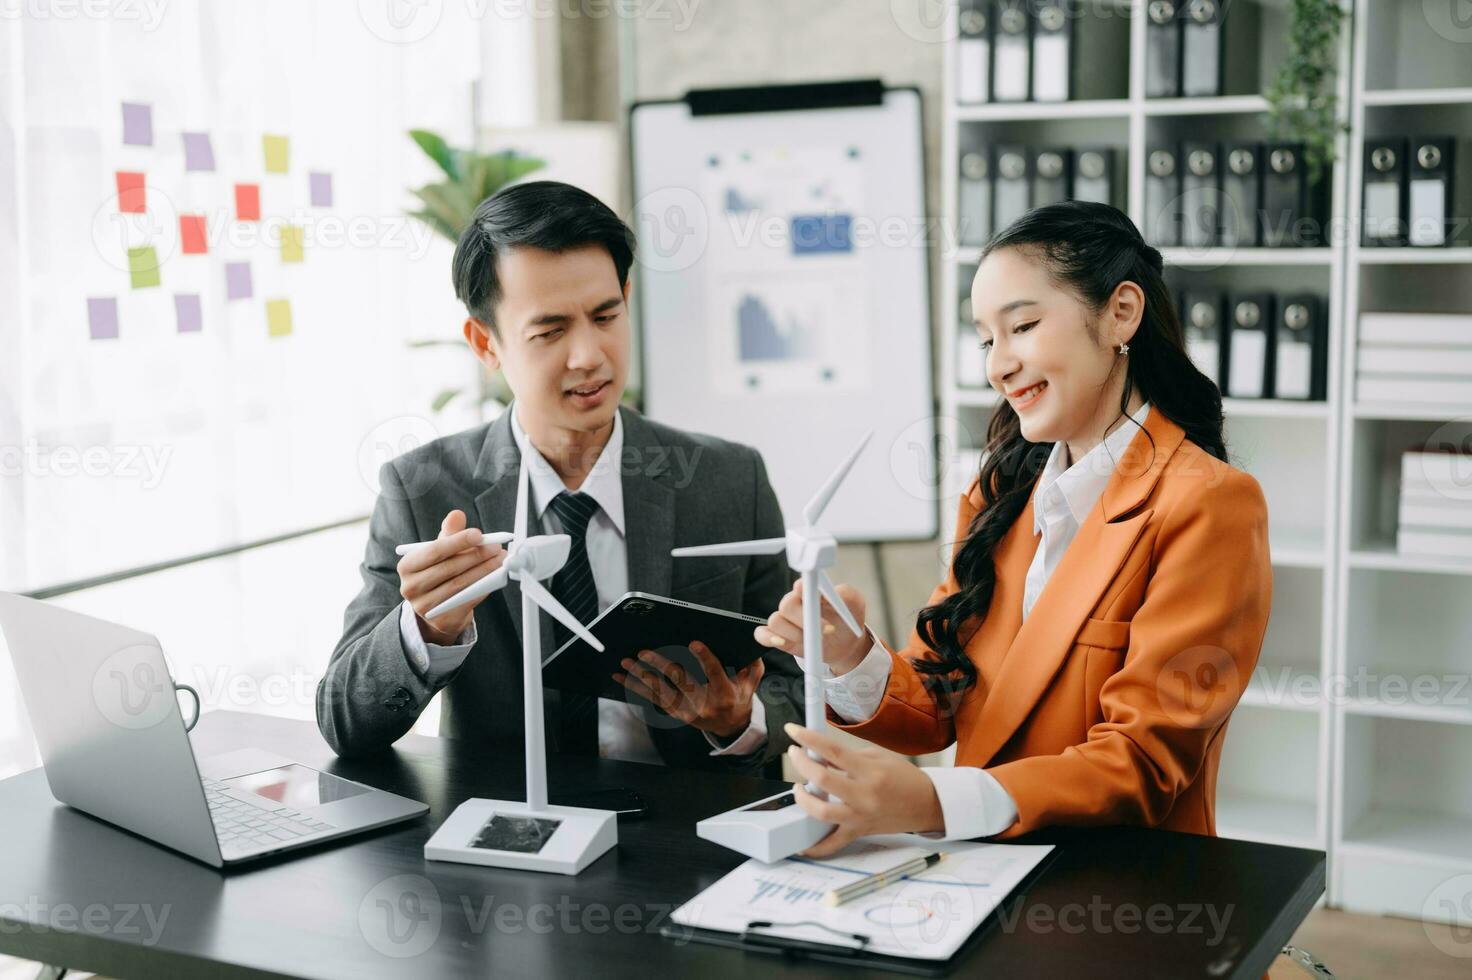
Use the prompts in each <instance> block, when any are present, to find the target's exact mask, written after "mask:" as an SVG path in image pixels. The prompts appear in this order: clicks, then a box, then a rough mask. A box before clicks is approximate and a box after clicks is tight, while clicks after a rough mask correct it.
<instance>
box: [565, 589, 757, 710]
mask: <svg viewBox="0 0 1472 980" xmlns="http://www.w3.org/2000/svg"><path fill="white" fill-rule="evenodd" d="M765 622H766V620H765V619H760V618H758V617H756V616H743V615H741V614H740V613H733V612H727V611H726V610H724V609H713V608H711V607H710V606H698V605H696V604H695V603H693V602H683V601H681V600H679V599H667V598H665V597H664V596H657V595H650V594H649V593H647V592H626V593H624V594H623V595H622V596H620V597H619V599H618V601H617V602H615V603H614V604H613V605H611V606H609V607H608V608H607V609H605V610H603V612H602V613H601V614H600V615H599V616H598V618H597V619H595V620H593V621H592V622H591V623H589V624H588V630H589V631H590V632H591V633H592V634H593V635H594V636H596V637H598V640H599V642H601V643H602V644H603V647H604V650H603V652H602V653H599V652H598V651H596V650H594V649H593V648H592V647H590V646H589V645H588V644H587V643H584V642H583V641H582V640H581V639H579V638H578V637H573V638H572V639H570V640H568V641H567V642H566V643H564V644H563V645H562V646H561V647H559V648H558V650H557V652H556V653H554V654H552V656H551V657H550V658H549V659H548V660H547V662H546V663H544V664H542V682H543V683H544V684H545V685H546V686H548V687H555V688H557V689H558V690H560V691H574V692H577V693H579V694H596V695H598V696H599V697H604V698H612V699H614V700H618V701H623V700H627V698H628V696H629V694H628V691H627V690H625V688H624V686H623V685H622V684H619V683H618V682H617V681H615V680H614V679H613V674H614V673H615V672H617V673H622V672H623V668H622V667H621V666H619V661H621V660H623V659H624V658H625V657H637V656H638V655H639V652H640V651H641V650H654V651H656V652H658V653H659V654H661V655H662V656H664V657H666V658H667V659H669V660H672V661H674V662H675V663H678V664H683V665H684V666H685V667H686V668H687V669H688V670H689V671H690V672H691V674H693V675H694V676H695V677H696V678H698V679H699V680H701V681H702V682H703V681H704V680H705V671H704V670H702V669H701V667H700V661H698V660H696V659H695V655H694V654H693V653H691V652H690V649H689V647H690V644H691V643H692V642H694V641H696V640H699V641H700V642H702V643H704V644H705V645H706V646H708V647H710V650H711V652H712V653H713V654H715V655H716V659H717V660H719V661H720V662H721V663H722V665H724V666H725V667H726V668H728V669H729V670H740V669H741V668H743V667H745V666H746V665H747V664H749V663H751V662H752V661H753V660H755V659H756V658H757V657H760V656H761V655H762V652H763V651H764V650H765V649H766V647H763V646H762V645H761V644H760V643H758V642H756V638H755V637H754V636H753V635H752V631H753V630H755V629H756V627H758V626H760V625H761V624H763V623H765Z"/></svg>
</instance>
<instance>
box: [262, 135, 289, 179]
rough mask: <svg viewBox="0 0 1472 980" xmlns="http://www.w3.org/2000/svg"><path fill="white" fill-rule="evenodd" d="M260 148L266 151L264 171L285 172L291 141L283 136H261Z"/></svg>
mask: <svg viewBox="0 0 1472 980" xmlns="http://www.w3.org/2000/svg"><path fill="white" fill-rule="evenodd" d="M261 148H262V149H263V150H264V151H265V153H266V173H268V174H284V173H286V161H287V159H288V158H289V157H290V156H291V141H290V140H289V139H287V138H286V137H285V136H269V135H268V136H262V137H261Z"/></svg>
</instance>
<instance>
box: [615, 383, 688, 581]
mask: <svg viewBox="0 0 1472 980" xmlns="http://www.w3.org/2000/svg"><path fill="white" fill-rule="evenodd" d="M619 411H620V412H621V413H622V416H623V423H624V449H625V453H624V460H622V461H620V462H621V464H622V469H621V476H622V483H623V490H624V544H625V547H626V549H627V551H628V561H629V588H630V589H631V590H633V591H637V592H649V593H652V594H654V595H661V596H667V595H669V594H670V578H671V565H672V564H673V562H674V559H673V558H671V557H670V549H671V548H672V547H674V541H675V492H674V490H672V489H671V488H670V487H669V486H668V485H667V484H666V482H665V476H666V474H667V472H668V459H667V458H666V456H665V452H667V450H664V449H662V447H659V446H657V445H655V443H654V432H653V430H652V429H651V428H650V427H649V426H648V425H647V424H646V423H645V422H644V417H643V416H641V415H640V414H639V413H638V412H635V411H633V410H632V409H627V408H621V409H619Z"/></svg>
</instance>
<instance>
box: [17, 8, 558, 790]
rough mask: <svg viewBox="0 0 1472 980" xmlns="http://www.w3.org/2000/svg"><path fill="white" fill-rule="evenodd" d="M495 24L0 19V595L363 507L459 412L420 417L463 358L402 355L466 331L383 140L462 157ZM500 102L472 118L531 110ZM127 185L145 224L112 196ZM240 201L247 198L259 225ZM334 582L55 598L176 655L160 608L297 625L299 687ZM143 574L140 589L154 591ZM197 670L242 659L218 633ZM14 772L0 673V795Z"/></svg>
mask: <svg viewBox="0 0 1472 980" xmlns="http://www.w3.org/2000/svg"><path fill="white" fill-rule="evenodd" d="M494 10H495V7H494V5H486V4H462V3H456V2H449V0H447V2H445V3H432V4H407V3H403V2H402V0H383V2H382V3H373V2H359V3H352V2H350V3H301V2H289V0H277V2H260V0H257V2H252V3H237V2H230V0H210V2H204V3H199V4H159V3H148V2H144V3H140V4H122V3H118V4H114V5H108V4H106V3H104V4H101V5H93V4H77V5H46V4H20V5H16V9H15V12H14V15H10V14H7V15H6V16H4V17H0V589H6V590H12V591H25V590H33V589H39V588H45V587H48V586H53V585H56V584H58V583H63V582H70V581H76V580H78V579H82V578H86V577H89V576H93V575H99V574H105V573H109V572H113V571H117V570H120V569H127V568H136V567H138V566H142V565H145V564H148V563H151V562H156V561H162V560H167V559H171V558H176V557H179V556H181V555H187V554H195V553H199V552H202V551H207V550H209V549H212V548H216V547H221V546H228V545H231V544H235V543H238V542H242V541H248V540H252V539H257V538H260V537H263V536H267V535H271V534H276V533H280V532H284V531H291V530H296V529H301V528H305V527H311V526H316V525H320V524H324V523H328V522H331V521H336V520H340V519H343V518H346V517H350V516H353V515H357V514H365V513H367V512H368V511H369V510H370V509H371V506H372V501H373V497H374V494H375V492H376V474H377V468H378V464H379V463H380V462H382V461H383V459H384V458H386V456H387V455H392V454H394V453H396V452H397V451H400V450H402V449H404V448H407V447H409V446H412V445H413V444H415V443H416V442H419V441H423V440H424V439H427V438H433V437H434V436H435V435H437V434H443V433H445V432H448V431H452V430H454V429H456V428H460V427H462V426H464V425H465V424H469V423H470V422H471V421H472V420H473V418H472V416H470V415H468V414H465V413H460V414H450V415H435V414H434V413H432V412H431V411H430V408H429V404H430V401H431V399H432V397H433V395H434V393H435V392H436V391H438V390H439V389H440V388H443V387H446V386H450V385H456V386H458V385H461V384H464V383H466V382H467V381H468V380H469V379H470V378H471V376H472V371H473V365H472V364H471V362H470V361H469V359H468V356H467V355H465V354H464V353H463V352H459V351H449V350H446V351H440V352H436V351H412V352H411V351H408V350H406V348H405V344H406V342H407V341H408V340H410V339H416V338H426V337H436V338H453V337H456V336H458V332H459V322H460V319H461V317H462V316H463V312H462V311H460V310H459V309H458V308H457V304H456V303H455V300H454V297H453V295H452V293H451V290H450V285H449V257H450V250H451V249H450V245H449V243H447V242H444V241H442V240H439V239H437V238H435V237H433V236H432V235H431V234H430V232H429V231H428V230H427V229H426V228H425V227H424V226H422V225H420V224H419V223H418V222H416V221H413V220H412V219H408V218H407V217H405V215H404V212H405V210H406V208H409V207H412V206H413V199H412V198H411V197H410V195H409V194H408V192H407V188H408V187H410V186H417V185H420V184H423V183H426V182H429V181H431V180H435V179H438V176H437V175H438V171H437V170H436V169H435V168H434V166H433V165H432V164H431V163H430V162H429V161H428V159H427V158H425V157H424V156H423V155H422V154H421V152H420V151H419V150H418V148H417V147H415V146H414V145H413V143H412V142H411V141H410V140H409V138H408V136H407V131H408V130H410V129H413V128H425V129H431V130H434V131H436V132H439V133H441V134H442V135H444V136H445V137H446V138H447V139H449V140H450V141H451V142H452V143H455V144H458V145H468V144H469V143H470V142H471V141H472V134H473V132H474V126H473V120H472V112H473V107H472V102H473V96H472V88H473V83H474V82H475V80H476V79H478V78H479V77H480V76H481V65H482V60H483V56H482V51H483V50H484V49H485V48H486V38H487V37H488V36H497V35H496V34H495V32H496V30H497V27H496V25H494V24H490V23H487V22H486V20H485V19H484V18H486V17H489V16H491V15H492V13H493V12H494ZM519 84H521V83H518V82H517V80H516V79H515V78H511V79H505V80H503V81H501V82H500V83H499V85H500V87H499V88H498V89H497V90H494V91H483V92H482V95H481V100H482V102H483V103H484V100H486V99H493V100H494V99H498V98H505V99H509V100H525V98H526V92H524V91H521V90H519V89H518V85H519ZM533 84H534V82H533V79H532V78H531V77H528V78H527V79H525V81H524V85H525V86H527V87H530V86H532V85H533ZM482 114H483V115H484V105H483V106H482ZM201 134H202V135H201ZM280 137H284V138H285V141H286V142H285V143H284V144H283V143H281V142H280V141H279V140H278V138H280ZM202 148H207V156H208V158H211V159H206V157H205V156H203V155H202V154H204V153H205V152H206V151H205V149H202ZM283 148H284V149H285V158H284V160H283V159H281V158H280V156H279V151H280V150H281V149H283ZM135 173H136V174H142V175H143V178H142V182H143V191H142V201H141V202H140V201H139V200H138V198H137V192H136V191H126V190H125V191H122V192H120V188H121V187H123V182H124V181H125V180H129V179H132V178H127V177H125V176H124V177H120V176H119V174H123V175H127V174H135ZM237 185H246V186H254V187H256V188H258V196H259V209H260V217H259V218H258V219H251V218H250V217H249V216H248V215H249V201H248V200H246V201H242V199H241V197H240V193H241V192H240V191H239V190H238V186H237ZM329 185H330V186H329ZM140 203H141V204H142V207H143V210H142V212H141V213H134V212H132V211H129V210H128V209H129V208H132V207H135V206H137V205H138V204H140ZM242 208H245V209H246V210H245V212H242V210H241V209H242ZM194 217H200V218H203V221H204V237H205V249H206V250H205V251H204V252H202V253H201V252H199V251H197V250H195V245H196V243H193V242H190V241H188V238H189V232H190V230H191V228H192V227H193V225H192V222H191V221H190V220H189V219H192V218H194ZM181 218H183V219H186V220H185V221H181ZM186 224H187V225H189V227H186ZM298 241H300V242H301V250H300V254H299V256H298V255H297V254H296V253H295V248H294V245H295V243H296V242H298ZM148 249H152V252H151V253H149V252H147V250H148ZM244 266H248V267H249V284H248V286H247V285H246V282H245V280H243V279H242V278H241V276H242V273H240V272H239V269H240V268H241V267H244ZM155 278H156V280H157V281H156V283H155ZM283 303H284V304H285V305H282V304H283ZM288 309H289V321H288V320H286V319H284V318H283V315H282V314H283V312H284V311H286V310H288ZM357 533H358V535H360V536H361V533H362V530H361V526H360V527H359V530H358V532H357ZM334 540H338V541H339V542H340V540H341V539H340V538H339V539H334ZM353 550H354V549H353V548H352V547H351V546H350V543H349V547H347V548H343V547H341V546H340V545H339V546H338V547H337V550H336V551H335V552H334V553H333V554H334V556H337V555H343V554H347V553H349V552H351V551H353ZM360 553H361V552H360V551H359V552H358V554H352V555H351V557H350V558H347V559H338V558H337V557H334V558H332V559H331V560H333V561H334V562H336V561H338V560H349V561H351V562H352V564H353V566H355V565H356V561H357V558H358V557H359V556H360ZM318 554H319V555H320V552H318ZM344 571H346V574H347V576H348V578H351V576H352V573H353V568H352V567H349V568H347V569H346V570H344V569H341V568H337V567H334V568H333V569H332V570H331V575H329V576H328V577H327V579H326V581H328V582H330V583H331V587H330V588H325V589H323V590H320V591H318V590H314V589H313V588H311V586H310V578H311V576H310V575H308V576H306V578H307V580H308V582H307V585H306V587H305V588H298V589H292V590H282V589H279V588H274V589H273V588H262V589H256V590H254V591H253V590H252V589H251V587H250V582H249V581H248V580H247V579H245V578H242V577H240V576H236V577H235V578H233V579H232V578H231V577H230V576H225V577H224V578H223V579H221V578H220V577H219V576H215V575H213V573H211V574H203V575H199V576H194V577H191V576H190V575H188V574H174V575H171V576H170V577H169V579H168V586H169V588H170V589H171V590H178V591H173V592H172V593H171V594H170V595H169V596H168V598H169V601H168V602H152V603H148V604H147V606H146V608H144V607H140V605H139V604H138V603H139V600H137V599H134V600H130V601H129V602H126V603H123V604H122V605H121V607H119V600H118V599H117V596H119V595H122V594H124V592H123V591H120V590H118V589H113V590H112V591H109V590H106V589H103V590H95V591H92V592H84V593H77V594H76V595H75V596H74V597H72V598H70V599H67V600H63V601H64V602H65V603H66V604H68V605H72V606H75V607H78V608H85V609H89V610H95V611H96V612H97V613H98V614H99V615H108V614H109V613H114V614H116V613H122V614H124V616H126V614H127V613H128V612H129V611H130V610H131V611H132V612H133V615H134V617H135V618H134V620H133V621H132V625H136V626H138V627H140V628H144V629H150V630H153V631H155V632H157V633H159V635H160V637H161V638H166V635H167V634H169V633H170V631H171V630H173V635H175V636H177V637H179V638H181V639H184V638H187V639H188V640H189V641H190V642H192V643H196V644H197V643H200V642H203V635H202V634H201V633H200V632H199V631H198V629H197V623H198V622H199V621H200V620H201V619H207V618H208V617H205V616H201V615H199V614H198V613H197V611H196V612H195V613H194V614H191V615H188V616H179V617H175V619H174V620H173V621H171V620H170V619H169V616H170V613H169V610H170V609H171V608H173V609H175V610H178V609H180V608H182V607H183V606H189V605H193V606H196V607H203V608H206V609H213V608H215V606H218V609H219V615H220V616H221V617H222V618H220V619H218V620H216V621H217V622H222V623H239V622H240V621H241V617H242V616H245V617H253V618H256V619H264V620H267V621H269V620H270V619H271V617H277V618H278V619H279V620H280V621H281V622H283V623H286V624H298V625H299V624H301V623H303V622H305V623H308V624H309V625H308V626H306V627H303V628H298V627H297V626H292V625H288V628H286V629H284V630H283V631H281V632H278V633H275V634H274V638H275V641H276V642H277V648H276V649H273V650H272V651H271V652H270V654H269V657H270V658H271V660H270V665H269V666H270V669H271V670H272V671H274V672H276V673H283V672H285V673H290V672H292V671H296V670H298V669H299V668H304V669H310V670H313V671H318V672H320V669H321V664H322V663H323V662H325V658H326V656H327V653H328V652H329V648H323V647H322V646H321V642H322V640H321V637H323V636H331V637H335V627H336V625H337V624H340V622H341V614H342V605H343V603H344V602H345V601H346V598H347V596H344V595H342V594H339V593H341V592H342V591H343V582H342V579H343V577H344V576H343V572H344ZM142 581H143V584H140V585H137V586H134V587H133V589H132V591H133V593H134V594H135V595H138V594H147V595H150V596H153V595H158V594H159V592H158V590H157V589H153V590H150V589H149V587H148V586H147V584H146V582H147V580H142ZM192 583H193V584H192ZM348 584H349V585H350V584H351V583H350V582H349V583H348ZM162 587H163V586H162V583H160V585H159V588H160V589H161V588H162ZM230 588H233V589H235V590H236V594H234V595H230V596H226V597H222V596H219V595H210V594H208V593H210V592H211V591H219V590H222V589H230ZM349 595H350V593H349ZM264 602H272V603H277V604H278V605H277V606H275V607H267V606H264V605H263V603H264ZM282 603H287V604H290V603H296V604H298V606H299V608H282V607H281V605H279V604H282ZM212 604H215V605H212ZM114 607H118V608H114ZM145 616H146V618H147V619H151V620H153V621H145ZM245 632H246V633H248V634H250V635H251V636H252V637H253V638H254V639H255V640H257V641H260V640H261V635H260V631H258V630H254V631H253V630H247V631H245ZM267 634H268V635H272V634H270V633H269V631H267ZM297 641H300V643H301V648H300V649H297V648H296V647H294V646H293V645H292V644H293V643H295V642H297ZM283 642H284V646H283ZM165 647H166V649H167V648H168V647H169V643H168V641H167V639H165ZM203 656H206V653H205V651H199V650H196V651H195V652H194V653H193V654H191V657H203ZM208 656H213V657H214V658H215V660H216V661H217V662H222V663H227V664H231V663H232V660H231V658H240V657H249V656H250V654H249V652H248V651H247V650H245V649H244V648H243V647H242V646H241V645H240V644H239V643H237V642H235V641H234V640H233V639H232V640H231V641H230V642H223V643H217V644H216V645H215V647H214V649H213V651H212V652H210V653H209V654H208ZM298 661H301V662H298ZM233 665H234V666H236V667H239V666H240V664H238V663H234V664H233ZM243 669H244V668H243ZM297 707H299V706H297ZM285 713H288V714H296V713H299V712H298V711H296V710H295V707H292V708H290V709H289V710H287V711H286V712H285ZM31 751H32V748H31V743H30V737H29V732H28V728H27V726H25V725H24V724H23V721H22V715H21V712H20V711H19V701H18V695H17V692H16V690H15V684H14V677H13V674H12V673H11V668H10V664H9V658H8V656H6V657H4V658H0V773H6V772H11V771H15V770H16V769H18V768H23V767H25V766H27V765H30V764H33V763H34V761H35V759H34V756H33V755H31V754H30V753H31Z"/></svg>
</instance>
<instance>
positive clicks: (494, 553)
mask: <svg viewBox="0 0 1472 980" xmlns="http://www.w3.org/2000/svg"><path fill="white" fill-rule="evenodd" d="M505 560H506V550H505V549H504V548H502V547H501V546H500V545H498V544H482V543H481V532H480V531H479V530H478V529H477V528H473V527H472V528H467V527H466V526H465V512H464V511H459V510H452V511H450V512H449V513H448V514H446V515H445V520H444V522H443V523H442V524H441V525H440V534H439V537H438V538H436V539H435V542H434V544H431V545H426V546H425V547H423V548H416V549H414V550H413V551H411V552H409V553H408V554H407V555H405V556H404V557H402V558H400V559H399V565H398V572H399V595H401V596H403V597H404V598H405V599H408V600H409V604H410V605H411V606H413V607H414V613H415V616H416V618H417V619H418V621H419V633H420V635H421V636H423V637H424V639H425V641H426V642H428V643H433V644H436V645H438V646H448V645H450V644H452V643H454V642H455V640H456V639H457V638H458V637H459V636H460V634H461V633H463V632H465V630H466V628H467V627H468V626H470V621H471V620H472V619H473V618H474V617H475V607H476V606H478V605H480V604H481V602H482V601H484V599H485V597H484V596H482V597H481V598H480V599H477V600H475V601H474V602H467V603H466V604H465V605H463V606H461V607H460V608H458V609H452V610H450V611H449V612H447V613H445V614H444V615H443V616H440V617H438V618H436V619H433V620H427V619H425V618H424V616H425V614H426V613H428V612H429V611H430V610H431V609H433V608H434V607H435V606H437V605H439V604H440V603H442V602H444V601H445V600H446V599H448V598H450V596H452V595H454V594H455V593H457V592H459V591H460V590H461V589H463V588H465V587H466V586H468V585H471V584H473V583H475V582H478V581H480V580H481V579H483V578H485V577H486V576H487V575H489V574H491V573H492V572H494V571H495V570H496V569H498V568H500V567H501V563H502V562H503V561H505Z"/></svg>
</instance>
